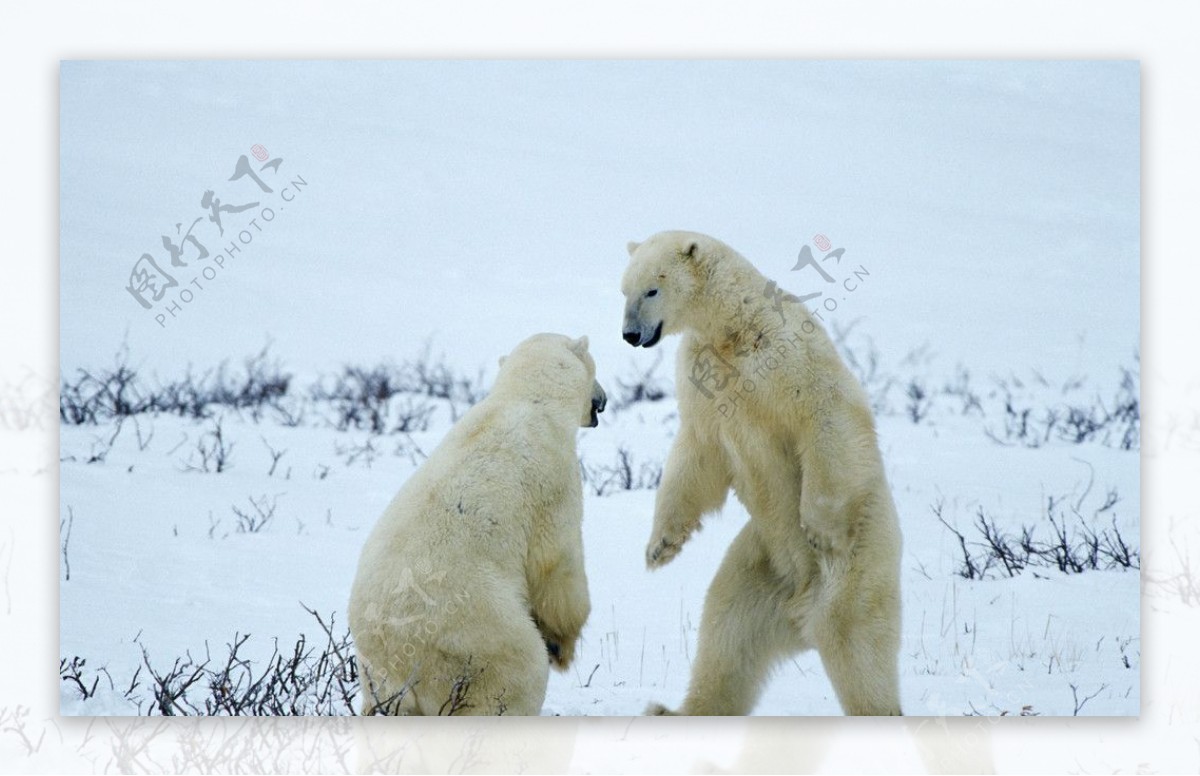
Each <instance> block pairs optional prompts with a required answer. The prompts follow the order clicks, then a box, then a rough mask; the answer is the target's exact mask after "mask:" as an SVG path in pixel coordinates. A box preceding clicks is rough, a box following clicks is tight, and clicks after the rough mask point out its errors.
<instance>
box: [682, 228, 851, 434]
mask: <svg viewBox="0 0 1200 776" xmlns="http://www.w3.org/2000/svg"><path fill="white" fill-rule="evenodd" d="M812 242H813V245H815V246H816V247H817V250H819V251H820V252H822V253H823V254H824V256H823V257H821V258H820V259H818V258H817V257H816V255H815V254H814V253H813V250H812V248H811V247H809V246H808V245H807V244H806V245H804V246H803V247H802V248H801V249H800V254H799V256H798V257H797V259H796V264H795V266H793V267H792V268H791V271H792V272H800V271H803V270H806V269H811V270H813V272H815V275H816V276H817V277H819V278H820V283H819V284H818V285H817V288H818V289H819V290H815V291H810V292H809V293H804V294H801V295H796V294H792V293H789V292H787V291H785V290H784V289H783V288H781V287H780V286H779V285H778V284H777V283H776V282H775V281H774V280H769V281H767V284H766V286H765V287H764V288H763V292H762V294H763V298H764V299H766V300H768V302H769V304H770V309H771V310H772V312H774V313H775V314H777V315H778V316H779V328H780V331H778V332H776V333H775V334H774V335H773V336H772V335H769V334H768V333H767V332H760V333H759V334H758V338H757V339H756V340H755V342H754V346H753V348H751V347H750V345H748V344H746V341H745V336H744V335H745V334H747V333H745V332H733V331H726V336H725V340H726V341H727V342H729V343H732V345H731V349H730V352H729V353H728V354H727V356H723V355H722V353H721V351H719V350H718V349H717V348H716V346H714V345H713V344H706V345H704V346H703V347H702V348H700V350H699V351H698V352H697V353H696V355H695V357H694V358H693V359H692V364H691V373H690V374H689V375H688V381H689V382H690V383H691V384H692V386H693V387H695V388H696V390H698V391H699V392H700V394H701V395H703V396H704V397H705V398H707V399H715V400H717V402H718V403H717V411H718V412H719V413H721V415H723V416H724V417H726V418H728V417H732V416H733V414H734V413H735V412H736V411H737V409H738V407H739V406H741V403H742V401H743V400H744V399H745V398H746V397H747V395H749V394H752V393H754V391H755V390H756V388H757V386H756V384H755V381H754V378H758V379H760V380H761V379H763V378H765V377H766V376H767V375H768V374H769V373H770V372H772V371H774V370H776V369H778V368H779V367H780V366H781V365H782V364H783V363H785V361H786V360H787V359H788V358H789V356H790V354H791V353H792V352H793V351H795V350H798V349H800V348H801V347H802V346H803V345H804V337H805V336H807V335H810V334H812V333H813V332H815V331H816V330H817V323H814V320H815V321H819V322H824V321H825V317H824V316H825V315H826V314H829V313H833V312H834V311H836V310H837V309H838V305H839V294H838V292H839V291H840V292H841V294H842V295H841V296H840V301H841V302H845V301H846V299H847V298H848V296H849V295H850V294H853V293H855V292H856V291H858V289H859V288H861V287H862V284H863V282H864V281H865V279H866V278H868V277H869V276H870V274H871V273H870V271H869V270H868V269H867V268H866V267H865V266H863V265H861V264H860V265H859V266H858V268H857V269H849V267H848V265H846V266H843V265H842V257H843V256H845V254H846V249H845V248H834V247H833V243H832V241H830V239H829V238H828V237H826V236H825V235H823V234H817V235H815V236H814V237H813V240H812ZM830 262H832V263H830ZM806 279H807V278H806ZM811 282H816V281H815V278H813V279H811ZM806 302H811V303H812V304H811V305H810V307H808V308H803V307H802V309H804V310H805V311H806V313H807V314H806V315H804V316H802V317H801V319H800V322H799V326H798V328H799V332H797V331H795V330H793V329H792V328H789V327H788V326H787V324H788V321H789V317H790V314H791V311H790V307H789V306H791V305H801V306H803V305H804V303H806ZM751 350H753V351H754V352H756V353H757V354H758V355H757V356H756V357H755V358H754V359H753V362H752V363H750V364H747V363H746V362H745V361H744V360H743V358H744V357H745V356H747V355H748V354H749V353H750V352H751ZM747 370H750V371H749V372H747Z"/></svg>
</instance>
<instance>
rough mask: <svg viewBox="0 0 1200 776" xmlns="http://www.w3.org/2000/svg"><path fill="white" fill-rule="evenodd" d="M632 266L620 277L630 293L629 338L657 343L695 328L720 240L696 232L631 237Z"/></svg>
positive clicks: (627, 305) (626, 332)
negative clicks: (639, 239)
mask: <svg viewBox="0 0 1200 776" xmlns="http://www.w3.org/2000/svg"><path fill="white" fill-rule="evenodd" d="M628 247H629V257H630V258H629V267H628V268H627V269H626V270H625V277H624V278H622V279H621V292H622V293H623V294H625V325H624V337H625V341H626V342H628V343H629V344H630V345H633V346H634V347H637V346H638V345H641V346H642V347H644V348H649V347H653V346H654V345H656V344H657V343H658V341H659V340H660V339H662V337H663V335H665V334H674V333H676V332H680V331H683V330H685V329H687V328H691V327H693V326H694V325H695V323H696V322H695V321H692V320H691V317H692V316H695V315H697V314H699V312H698V311H701V310H703V309H705V307H704V305H702V304H701V303H700V302H701V298H700V297H701V295H702V294H703V293H704V289H705V286H706V279H707V278H708V276H709V275H710V274H711V271H712V261H713V258H714V257H715V256H717V255H719V253H720V250H719V249H720V247H721V244H720V243H718V242H717V241H716V240H714V239H713V238H711V237H707V236H705V235H702V234H698V233H696V232H659V233H658V234H656V235H654V236H653V237H650V238H649V239H647V240H646V241H645V242H642V243H636V242H631V243H629V246H628Z"/></svg>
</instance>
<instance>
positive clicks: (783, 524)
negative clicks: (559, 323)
mask: <svg viewBox="0 0 1200 776" xmlns="http://www.w3.org/2000/svg"><path fill="white" fill-rule="evenodd" d="M629 253H630V257H631V259H630V263H629V267H628V269H627V270H626V272H625V276H624V278H623V280H622V283H621V290H622V292H623V293H624V295H625V300H626V305H625V326H624V337H625V340H626V341H627V342H628V343H629V344H631V345H634V346H638V345H641V346H642V347H651V346H653V345H654V344H655V343H657V342H658V341H659V339H660V338H661V337H662V336H664V335H669V334H674V333H676V332H679V333H682V334H683V335H684V338H683V343H682V346H681V347H680V349H679V360H678V366H677V377H676V381H675V382H676V390H677V393H678V399H679V434H678V436H677V437H676V439H675V443H674V446H673V447H672V448H671V452H670V455H669V456H668V458H667V462H666V466H665V469H664V472H663V479H662V485H661V486H660V488H659V490H658V495H657V500H656V503H655V509H654V528H653V532H652V534H651V538H650V543H649V545H648V547H647V549H646V563H647V565H648V566H649V567H650V568H656V567H658V566H662V565H663V564H665V563H667V562H669V561H670V560H671V559H672V558H674V557H675V555H676V554H677V553H678V552H679V550H680V548H681V547H682V546H683V544H684V542H686V541H687V540H688V537H689V536H691V534H692V532H693V531H695V530H697V529H698V528H699V527H700V521H701V518H702V517H703V516H704V515H705V514H706V513H709V512H712V511H714V510H717V509H719V508H720V507H721V505H722V504H723V503H724V501H725V497H726V494H727V493H728V491H729V489H730V488H732V489H733V491H734V492H735V493H736V494H737V496H738V498H739V499H740V500H741V502H742V503H743V504H744V505H745V506H746V509H747V511H748V512H749V513H750V521H749V522H748V523H747V524H746V526H745V528H743V530H742V531H741V533H740V534H738V536H737V538H736V539H734V541H733V544H732V545H731V546H730V548H729V551H728V552H727V554H726V555H725V559H724V561H722V563H721V567H720V569H719V570H718V571H717V575H716V577H715V579H713V582H712V585H711V586H710V587H709V590H708V595H707V597H706V599H705V603H704V613H703V616H702V618H701V623H700V633H699V648H698V653H697V656H696V661H695V663H694V664H693V666H692V678H691V684H690V686H689V689H688V693H687V697H686V698H685V699H684V702H683V706H682V707H681V709H680V710H679V711H678V712H668V711H667V710H666V709H665V708H663V707H662V706H657V705H655V706H652V707H651V708H650V710H649V712H650V713H658V714H664V713H680V714H719V715H732V714H747V713H749V712H750V711H751V709H753V707H754V704H755V703H756V702H757V700H758V697H759V694H760V692H761V689H762V686H763V683H764V680H765V679H766V677H767V674H768V672H769V671H770V670H771V668H772V666H773V665H774V664H776V663H778V662H779V661H780V660H782V659H784V658H786V657H788V656H789V655H792V654H795V653H796V652H799V651H801V650H806V649H811V648H816V650H817V651H818V652H819V653H820V656H821V660H822V662H823V664H824V666H825V670H826V672H827V673H828V674H829V678H830V680H831V681H832V683H833V686H834V689H835V690H836V691H837V695H838V699H839V701H840V702H841V705H842V709H843V710H844V711H845V712H846V713H847V714H878V715H884V714H889V715H890V714H900V698H899V680H898V666H897V659H898V653H899V647H900V529H899V524H898V520H897V517H896V508H895V505H894V504H893V502H892V496H891V493H890V491H889V489H888V484H887V480H886V478H885V477H884V471H883V461H882V458H881V456H880V454H879V446H878V444H877V441H876V437H875V426H874V421H873V419H872V417H871V410H870V406H869V404H868V402H867V398H866V395H865V393H864V392H863V390H862V388H861V386H859V384H858V382H857V381H856V380H855V378H854V376H853V375H851V374H850V372H849V371H848V370H847V369H846V367H845V365H844V364H843V363H842V361H841V359H840V358H839V357H838V354H837V351H836V350H835V349H834V346H833V343H832V342H830V340H829V337H828V336H827V335H826V334H825V331H824V330H823V329H822V327H821V326H820V325H819V324H818V323H817V322H816V321H814V320H813V318H812V316H810V315H809V313H808V311H807V310H805V308H804V306H803V305H802V304H800V303H799V300H797V299H796V298H795V297H789V296H785V295H783V294H782V293H781V292H780V291H779V290H778V289H777V287H776V286H775V284H774V283H769V282H768V281H767V279H766V278H765V277H763V275H762V274H760V273H759V272H758V270H756V269H755V268H754V267H753V265H751V264H750V262H748V261H747V260H746V259H744V258H742V257H741V256H740V255H738V253H737V252H735V251H734V250H733V249H732V248H730V247H729V246H727V245H725V244H724V243H722V242H720V241H718V240H715V239H713V238H711V237H707V236H705V235H702V234H696V233H692V232H662V233H660V234H656V235H654V236H653V237H651V238H650V239H648V240H646V241H645V242H644V243H641V244H640V245H639V244H637V243H630V244H629Z"/></svg>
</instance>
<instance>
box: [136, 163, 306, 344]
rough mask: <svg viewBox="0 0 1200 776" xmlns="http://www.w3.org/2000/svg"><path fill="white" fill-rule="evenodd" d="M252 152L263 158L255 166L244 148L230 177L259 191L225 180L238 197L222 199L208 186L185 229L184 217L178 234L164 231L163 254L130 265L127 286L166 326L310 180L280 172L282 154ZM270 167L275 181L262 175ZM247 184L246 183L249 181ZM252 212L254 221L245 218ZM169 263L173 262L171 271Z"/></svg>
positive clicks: (177, 226) (227, 194)
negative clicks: (198, 210)
mask: <svg viewBox="0 0 1200 776" xmlns="http://www.w3.org/2000/svg"><path fill="white" fill-rule="evenodd" d="M250 153H251V154H252V155H253V156H254V158H255V159H256V160H258V162H261V163H262V164H260V165H258V166H257V169H256V166H255V165H254V164H252V163H251V162H250V158H249V157H248V156H246V155H245V154H242V155H241V156H239V157H238V159H237V161H236V162H235V163H234V165H233V174H232V175H231V176H230V177H229V179H228V180H227V181H226V182H225V183H226V184H229V183H237V182H238V181H241V180H243V179H246V180H247V181H248V182H252V183H254V184H255V186H256V188H257V189H258V191H257V192H256V193H255V194H252V195H249V196H247V195H245V194H237V193H230V192H229V191H228V190H229V189H232V188H234V187H231V186H227V185H225V184H223V185H222V186H221V187H218V188H219V189H220V191H221V192H222V193H223V194H224V196H225V197H226V200H233V201H236V202H237V203H238V204H228V202H227V201H226V200H222V197H221V195H219V194H218V189H216V188H207V189H205V190H204V193H203V194H202V195H201V196H200V200H199V205H200V208H202V210H201V213H202V214H201V215H198V216H196V217H195V218H194V219H192V221H191V223H190V225H188V227H187V229H186V230H185V229H184V223H186V220H181V221H180V222H178V223H176V224H175V232H174V235H169V234H164V235H161V237H162V251H163V253H162V254H161V259H160V258H159V257H156V256H155V255H154V254H153V253H150V252H146V253H143V254H142V255H141V257H140V258H139V259H138V260H137V261H135V262H134V264H133V267H132V268H131V269H130V272H129V281H128V283H127V284H126V286H125V290H126V291H128V292H129V294H130V296H132V297H133V299H134V301H136V302H137V303H138V305H140V306H141V308H142V309H143V310H147V311H150V312H151V313H152V314H153V316H154V320H155V322H156V323H158V325H159V327H161V328H164V329H165V328H166V327H167V324H168V322H169V321H170V320H174V319H175V318H177V317H178V316H179V315H181V314H182V312H183V309H184V307H183V306H184V305H188V304H191V302H192V301H193V300H194V299H195V298H196V295H197V294H198V293H200V292H203V291H204V290H205V285H204V283H202V282H201V280H202V279H203V280H205V281H211V280H214V279H216V277H217V275H218V273H219V272H221V271H222V270H224V269H225V268H226V262H229V261H231V260H232V259H233V258H235V257H238V258H240V256H239V254H242V252H243V248H244V246H247V245H249V244H250V243H251V242H253V240H254V237H255V235H257V234H260V233H262V232H263V231H264V229H265V228H268V227H267V226H266V225H267V224H270V223H271V222H273V221H274V220H275V218H276V216H277V214H278V213H279V212H281V211H282V210H283V208H284V204H283V203H288V202H291V201H293V200H294V199H295V198H296V196H297V195H298V194H299V193H301V192H302V190H303V189H304V187H305V186H307V185H308V181H306V180H305V179H304V178H303V176H300V175H295V176H292V177H289V178H287V179H286V180H285V179H284V178H283V176H281V174H280V167H281V166H282V164H283V158H282V157H275V158H272V157H271V155H270V153H269V152H268V151H267V149H266V147H265V146H263V145H262V144H260V143H256V144H255V145H254V146H253V147H251V149H250ZM268 171H269V174H270V178H271V180H272V182H273V183H274V184H275V185H274V186H272V185H270V184H268V183H267V181H266V180H264V179H263V176H264V175H267V174H268ZM242 186H243V188H244V184H242ZM276 187H278V191H276ZM263 194H269V195H272V197H271V199H272V200H277V201H271V202H268V201H266V200H264V199H263V198H262V196H261V195H263ZM247 212H250V215H249V216H242V217H241V218H240V219H239V218H238V216H239V215H241V214H242V213H247ZM247 217H248V218H249V221H246V220H245V219H246V218H247ZM226 227H229V228H230V231H231V234H230V236H229V237H228V238H226V237H225V230H226ZM201 238H203V240H202V239H201ZM222 238H224V239H228V240H229V243H228V244H227V245H222V244H221V240H222ZM214 240H216V241H217V242H216V244H215V247H214V249H215V250H216V251H217V252H216V253H214V252H213V251H211V250H210V249H209V246H210V245H213V244H214V243H213V241H214ZM165 267H170V271H168V270H167V269H165ZM180 270H184V272H180ZM184 275H187V277H184ZM168 316H169V318H168Z"/></svg>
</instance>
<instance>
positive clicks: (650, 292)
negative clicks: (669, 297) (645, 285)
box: [646, 288, 658, 299]
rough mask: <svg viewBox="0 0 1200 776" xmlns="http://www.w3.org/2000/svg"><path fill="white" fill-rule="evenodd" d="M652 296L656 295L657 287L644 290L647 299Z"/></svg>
mask: <svg viewBox="0 0 1200 776" xmlns="http://www.w3.org/2000/svg"><path fill="white" fill-rule="evenodd" d="M652 296H658V289H657V288H652V289H650V290H649V291H647V292H646V298H647V299H649V298H650V297H652Z"/></svg>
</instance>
